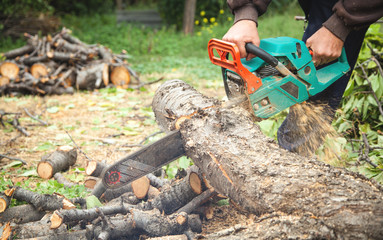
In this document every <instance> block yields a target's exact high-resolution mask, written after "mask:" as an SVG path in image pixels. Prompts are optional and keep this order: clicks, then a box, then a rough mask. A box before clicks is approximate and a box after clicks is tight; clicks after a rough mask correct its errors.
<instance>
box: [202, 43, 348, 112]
mask: <svg viewBox="0 0 383 240" xmlns="http://www.w3.org/2000/svg"><path fill="white" fill-rule="evenodd" d="M245 47H246V51H247V52H248V53H252V54H254V55H256V56H257V57H256V58H253V59H251V60H249V61H246V60H245V59H241V58H240V55H239V50H238V47H237V45H235V44H234V43H231V42H225V41H222V40H218V39H211V40H210V41H209V44H208V52H209V58H210V61H211V62H212V63H213V64H216V65H218V66H221V67H222V76H223V82H224V86H225V91H226V95H227V97H228V99H229V100H230V99H234V98H236V97H239V96H241V95H246V96H247V99H248V100H249V102H250V105H251V107H252V109H253V112H254V114H255V116H257V117H260V118H269V117H271V116H273V115H275V114H277V113H279V112H281V111H283V110H285V109H286V108H288V107H290V106H293V105H295V104H297V103H302V102H304V101H306V100H307V99H308V98H309V97H310V96H314V95H315V94H317V93H320V92H322V91H323V90H324V89H326V88H327V87H328V86H330V85H331V84H332V83H333V82H335V81H336V80H338V79H339V78H340V77H341V76H343V75H344V74H346V73H347V72H348V71H349V70H350V67H349V65H348V62H347V57H346V53H345V50H344V49H343V50H342V54H341V56H340V57H339V58H338V59H337V60H336V61H334V62H333V63H330V64H328V65H326V66H324V67H322V68H318V69H316V68H315V66H314V63H313V61H312V56H311V51H310V50H309V49H308V48H307V47H306V45H305V43H304V42H303V41H300V40H298V39H294V38H290V37H277V38H268V39H263V40H261V42H260V46H259V47H257V46H255V45H254V44H251V43H247V44H246V46H245Z"/></svg>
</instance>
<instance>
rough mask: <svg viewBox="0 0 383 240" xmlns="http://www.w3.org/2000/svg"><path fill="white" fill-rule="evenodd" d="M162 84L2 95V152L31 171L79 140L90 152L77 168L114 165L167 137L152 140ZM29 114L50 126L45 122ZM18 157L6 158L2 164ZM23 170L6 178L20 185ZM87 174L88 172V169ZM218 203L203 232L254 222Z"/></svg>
mask: <svg viewBox="0 0 383 240" xmlns="http://www.w3.org/2000/svg"><path fill="white" fill-rule="evenodd" d="M160 84H161V82H160V83H157V84H153V85H149V86H147V87H146V90H144V91H138V90H135V91H126V90H121V89H117V91H113V90H107V89H103V90H100V91H94V92H81V93H75V94H73V95H61V96H45V97H38V96H23V97H17V98H16V97H0V111H2V114H4V113H7V114H5V115H3V117H2V119H1V121H2V123H4V126H3V125H0V153H1V154H4V155H7V156H9V157H13V158H19V159H22V160H24V161H25V162H27V165H26V166H23V168H22V169H24V170H23V171H27V170H30V169H35V168H36V166H37V163H38V162H39V161H40V159H41V157H42V156H43V155H44V154H46V153H49V152H52V151H54V150H55V149H56V147H57V146H61V145H71V146H75V144H76V145H77V146H78V147H79V148H80V149H81V151H83V152H84V153H78V159H77V163H76V165H75V166H74V167H77V168H84V167H85V166H86V163H87V161H88V158H89V159H92V160H97V161H103V162H106V163H109V164H111V163H113V162H115V161H117V160H118V159H120V158H122V157H124V156H126V155H127V154H129V153H130V152H132V151H136V150H138V149H139V147H137V146H135V145H137V144H139V143H141V142H143V141H144V142H143V143H142V144H145V143H147V142H150V141H154V140H155V139H157V138H159V137H160V136H161V135H160V134H159V135H156V136H154V137H151V138H147V137H148V136H150V135H151V134H153V133H157V132H158V131H159V130H160V129H159V128H158V126H157V124H156V123H155V119H154V115H153V112H152V111H151V108H150V106H151V101H152V97H153V95H154V92H155V90H156V88H157V87H158V86H159V85H160ZM196 88H197V89H198V87H196ZM201 92H202V93H204V94H205V95H208V96H224V94H225V93H224V90H223V88H221V89H202V90H201ZM26 112H29V113H30V114H31V115H33V116H36V117H38V118H39V119H40V120H42V121H44V122H46V123H47V125H42V124H41V123H40V122H38V121H36V120H34V119H33V118H31V117H30V116H28V115H27V113H26ZM8 113H9V114H8ZM15 113H17V114H20V115H18V116H19V118H18V120H19V124H20V126H21V127H23V128H24V129H25V130H26V132H27V133H28V136H26V135H24V134H22V133H21V132H20V131H18V130H16V129H15V127H14V126H12V125H11V124H9V123H7V122H8V121H10V120H12V119H14V118H15V116H16V115H15ZM0 124H1V123H0ZM12 161H13V160H10V159H7V158H2V159H0V168H1V169H3V167H6V166H7V164H9V163H11V162H12ZM18 169H20V168H17V169H16V168H7V170H5V171H6V174H4V175H3V176H2V177H3V178H4V179H11V180H12V182H14V183H15V182H18V181H25V180H26V179H27V178H28V177H22V176H20V170H18ZM83 174H84V175H86V174H85V172H84V173H83ZM33 179H34V180H33V181H32V183H31V184H32V185H33V184H35V183H36V182H41V181H44V180H42V179H40V178H37V177H35V178H33ZM32 187H33V186H32ZM212 206H213V207H212V210H213V215H212V216H211V218H210V219H204V223H203V233H202V234H203V235H205V234H209V233H214V232H217V231H221V230H224V229H230V228H233V227H234V226H236V225H237V226H238V224H239V225H240V226H245V225H246V224H247V223H248V222H249V221H250V220H251V217H250V218H249V217H247V216H246V215H244V214H241V213H240V212H239V211H237V210H236V208H235V207H233V205H225V206H218V205H215V204H212ZM237 230H238V229H237ZM237 230H235V231H237ZM229 232H230V231H229Z"/></svg>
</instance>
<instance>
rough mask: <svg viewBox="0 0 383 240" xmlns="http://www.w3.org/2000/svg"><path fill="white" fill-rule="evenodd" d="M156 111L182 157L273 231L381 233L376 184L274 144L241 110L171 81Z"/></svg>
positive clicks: (381, 196) (382, 210) (381, 193)
mask: <svg viewBox="0 0 383 240" xmlns="http://www.w3.org/2000/svg"><path fill="white" fill-rule="evenodd" d="M153 111H154V112H155V115H156V119H157V122H158V123H159V125H161V126H162V127H164V128H166V129H174V126H176V125H177V126H179V129H180V131H181V133H182V136H183V140H184V146H185V149H186V153H187V156H188V157H190V158H191V159H193V161H194V163H195V164H196V165H197V166H198V167H199V168H200V169H201V170H202V171H203V173H204V174H205V175H206V178H207V179H208V180H209V182H210V184H211V185H212V186H213V187H214V189H215V190H216V191H217V192H219V193H221V194H223V195H226V196H228V197H230V198H231V200H233V201H234V202H235V204H236V205H238V206H240V207H242V208H243V209H244V210H247V211H249V212H252V213H254V214H256V215H257V216H258V217H260V219H262V217H265V216H269V217H266V219H270V218H273V220H274V221H270V224H269V225H270V226H271V225H272V224H274V225H273V226H274V227H273V231H274V232H273V233H275V234H276V235H275V236H279V237H282V236H286V237H282V238H289V237H293V238H296V235H294V234H300V235H298V236H301V237H303V236H306V237H304V238H326V239H328V238H339V239H350V238H351V239H367V238H369V239H381V237H382V236H383V188H382V187H381V186H380V185H378V184H376V183H375V182H373V181H371V180H368V179H367V178H365V177H363V176H361V175H359V174H357V173H353V172H350V171H348V170H345V169H340V168H334V167H332V166H329V165H327V164H324V163H322V162H319V161H317V160H316V159H309V158H305V157H302V156H299V155H297V154H294V153H291V152H288V151H286V150H283V149H281V148H279V146H278V145H277V144H276V143H275V142H274V141H273V140H272V139H270V138H268V137H266V136H264V135H263V134H262V132H261V131H260V129H259V127H258V126H257V125H256V124H254V122H253V121H252V120H251V117H250V116H249V113H248V112H246V111H245V110H243V109H241V108H233V109H227V108H222V107H221V106H220V102H219V101H217V100H214V99H209V98H207V97H205V96H202V95H201V94H199V93H197V92H196V91H195V90H194V89H193V88H192V87H190V86H189V85H187V84H186V83H184V82H182V81H180V80H172V81H168V82H166V83H165V84H163V85H162V86H161V87H159V89H158V90H157V92H156V94H155V96H154V99H153ZM266 222H268V221H264V222H263V223H266ZM297 223H299V224H297ZM286 226H288V228H289V229H287V230H288V231H286ZM252 230H253V235H257V236H262V234H265V236H266V233H267V232H268V231H269V229H268V228H267V227H259V228H256V229H252ZM290 230H291V231H290ZM278 233H280V234H281V235H278ZM282 234H285V235H282ZM305 234H306V235H305Z"/></svg>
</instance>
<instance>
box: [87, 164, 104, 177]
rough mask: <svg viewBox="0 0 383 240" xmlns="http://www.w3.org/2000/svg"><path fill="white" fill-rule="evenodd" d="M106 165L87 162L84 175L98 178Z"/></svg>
mask: <svg viewBox="0 0 383 240" xmlns="http://www.w3.org/2000/svg"><path fill="white" fill-rule="evenodd" d="M107 166H108V165H107V164H105V163H103V162H98V161H88V162H87V165H86V168H85V173H86V174H87V175H88V176H93V177H100V176H101V173H102V171H103V170H104V169H105V168H106V167H107Z"/></svg>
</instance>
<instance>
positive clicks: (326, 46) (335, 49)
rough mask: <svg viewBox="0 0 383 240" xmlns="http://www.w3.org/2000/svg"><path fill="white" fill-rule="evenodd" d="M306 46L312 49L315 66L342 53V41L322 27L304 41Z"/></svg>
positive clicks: (327, 61) (329, 60)
mask: <svg viewBox="0 0 383 240" xmlns="http://www.w3.org/2000/svg"><path fill="white" fill-rule="evenodd" d="M306 46H307V47H308V48H311V50H312V51H313V62H314V64H315V66H319V65H322V64H326V63H329V62H331V61H333V60H335V59H337V58H339V56H340V55H341V54H342V48H343V41H342V40H340V39H339V38H338V37H337V36H335V35H334V34H333V33H332V32H330V31H329V30H328V29H327V28H325V27H322V28H320V29H319V30H318V31H316V32H315V33H314V34H313V35H312V36H311V37H310V38H309V39H307V41H306Z"/></svg>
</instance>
